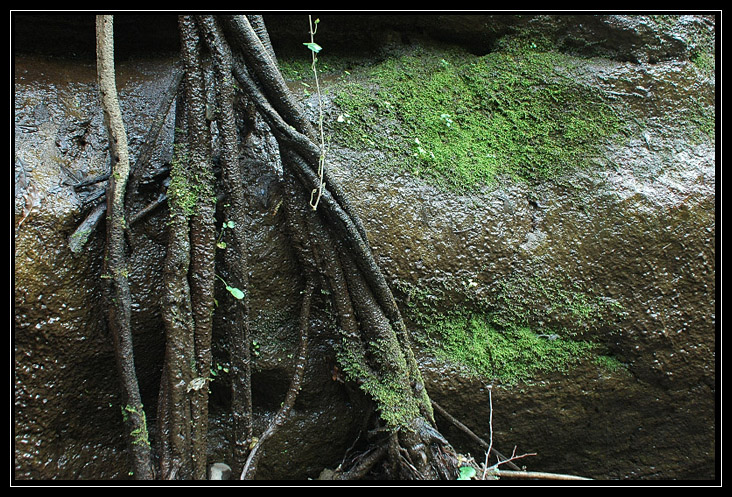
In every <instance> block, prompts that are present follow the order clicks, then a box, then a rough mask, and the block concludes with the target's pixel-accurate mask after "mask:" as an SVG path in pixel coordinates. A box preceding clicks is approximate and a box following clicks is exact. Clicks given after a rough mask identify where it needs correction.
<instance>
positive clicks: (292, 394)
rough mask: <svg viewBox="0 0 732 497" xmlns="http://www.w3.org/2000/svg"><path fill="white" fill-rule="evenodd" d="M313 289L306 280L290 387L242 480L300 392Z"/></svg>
mask: <svg viewBox="0 0 732 497" xmlns="http://www.w3.org/2000/svg"><path fill="white" fill-rule="evenodd" d="M314 289H315V284H314V282H313V281H312V280H308V281H307V282H306V287H305V290H304V292H303V299H302V306H301V308H300V347H299V349H298V356H297V361H296V362H295V372H294V373H293V375H292V379H291V380H290V388H289V390H288V391H287V395H286V396H285V401H284V402H283V403H282V407H280V410H279V411H278V412H277V414H275V417H274V418H273V419H272V421H271V422H270V424H269V426H268V427H267V429H266V430H265V432H264V433H263V434H262V436H261V437H259V440H258V441H257V443H256V445H255V446H254V448H252V451H251V452H250V453H249V457H248V458H247V462H246V464H245V465H244V469H243V470H242V472H241V479H242V480H251V479H252V478H254V473H255V471H256V469H257V459H258V458H259V457H258V455H257V454H258V453H259V452H258V451H259V449H260V448H261V447H262V444H263V443H264V442H265V441H266V440H267V439H268V438H270V437H271V436H272V435H274V434H275V432H276V431H277V429H278V428H279V427H280V426H282V424H283V423H284V422H285V419H286V418H287V415H288V414H289V413H290V410H291V409H292V406H293V405H295V399H297V395H298V394H299V393H300V387H301V385H302V379H303V376H304V374H305V363H306V362H307V350H308V328H309V326H310V324H309V322H310V304H311V303H312V297H313V291H314Z"/></svg>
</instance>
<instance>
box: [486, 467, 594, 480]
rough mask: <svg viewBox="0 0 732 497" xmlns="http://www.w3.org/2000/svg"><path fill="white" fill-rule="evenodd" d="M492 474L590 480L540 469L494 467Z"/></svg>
mask: <svg viewBox="0 0 732 497" xmlns="http://www.w3.org/2000/svg"><path fill="white" fill-rule="evenodd" d="M492 474H493V475H495V476H498V477H500V478H523V479H534V480H591V479H592V478H585V477H583V476H574V475H563V474H560V473H545V472H542V471H509V470H506V469H495V470H493V472H492Z"/></svg>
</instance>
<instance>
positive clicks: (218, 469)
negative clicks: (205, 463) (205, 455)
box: [208, 462, 231, 480]
mask: <svg viewBox="0 0 732 497" xmlns="http://www.w3.org/2000/svg"><path fill="white" fill-rule="evenodd" d="M208 479H209V480H230V479H231V468H230V467H229V465H228V464H226V463H223V462H217V463H214V464H212V465H211V466H209V468H208Z"/></svg>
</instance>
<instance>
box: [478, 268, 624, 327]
mask: <svg viewBox="0 0 732 497" xmlns="http://www.w3.org/2000/svg"><path fill="white" fill-rule="evenodd" d="M496 287H497V292H496V303H497V305H496V309H495V311H494V312H493V319H494V321H495V322H496V323H497V324H498V325H500V326H504V327H510V326H525V325H528V324H529V323H535V322H546V321H551V320H553V321H560V322H563V323H566V324H567V326H569V327H571V328H575V329H582V328H585V327H590V326H593V325H596V324H597V323H600V322H603V321H606V320H608V319H612V318H614V317H616V316H618V315H619V314H620V313H621V312H622V309H623V308H622V305H621V304H620V303H619V302H617V301H616V300H613V299H610V298H607V297H604V296H597V295H593V294H592V292H590V291H587V290H584V289H582V288H581V287H580V286H579V285H578V284H577V283H573V282H570V281H566V280H563V279H553V278H546V277H542V276H538V275H531V276H524V275H516V276H513V277H511V278H509V279H507V280H503V281H500V282H498V283H497V285H496Z"/></svg>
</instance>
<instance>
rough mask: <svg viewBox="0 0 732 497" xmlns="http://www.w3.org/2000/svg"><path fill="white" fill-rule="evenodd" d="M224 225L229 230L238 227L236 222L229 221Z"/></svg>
mask: <svg viewBox="0 0 732 497" xmlns="http://www.w3.org/2000/svg"><path fill="white" fill-rule="evenodd" d="M224 225H225V226H226V227H227V228H233V227H234V226H236V223H235V222H234V221H227V222H226V223H224Z"/></svg>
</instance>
